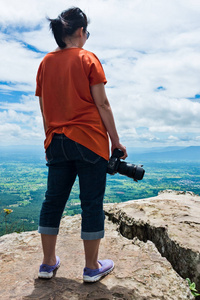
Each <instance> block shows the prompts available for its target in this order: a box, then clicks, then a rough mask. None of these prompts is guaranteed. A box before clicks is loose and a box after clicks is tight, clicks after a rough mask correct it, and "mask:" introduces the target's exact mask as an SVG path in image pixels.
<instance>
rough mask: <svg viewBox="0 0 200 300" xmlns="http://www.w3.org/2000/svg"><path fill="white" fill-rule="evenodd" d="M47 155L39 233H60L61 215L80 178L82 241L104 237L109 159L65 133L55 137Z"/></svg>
mask: <svg viewBox="0 0 200 300" xmlns="http://www.w3.org/2000/svg"><path fill="white" fill-rule="evenodd" d="M46 155H47V161H48V162H47V166H48V167H49V172H48V184H47V191H46V194H45V200H44V202H43V204H42V208H41V212H40V221H39V229H38V231H39V233H43V234H53V235H57V234H58V232H59V226H60V220H61V217H62V213H63V211H64V209H65V205H66V202H67V200H68V198H69V194H70V191H71V188H72V186H73V184H74V182H75V179H76V176H77V175H78V177H79V187H80V195H79V198H80V200H81V208H82V214H81V215H82V223H81V238H82V239H83V240H95V239H100V238H103V237H104V219H105V215H104V211H103V198H104V193H105V186H106V169H107V164H108V162H107V160H105V159H104V158H102V157H101V156H99V155H97V154H96V153H94V152H93V151H91V150H89V149H88V148H86V147H84V146H82V145H80V144H78V143H76V142H74V141H72V140H70V139H69V138H67V137H66V136H65V135H64V134H55V135H54V137H53V139H52V142H51V144H50V146H49V147H48V148H47V151H46Z"/></svg>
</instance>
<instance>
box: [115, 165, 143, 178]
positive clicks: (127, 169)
mask: <svg viewBox="0 0 200 300" xmlns="http://www.w3.org/2000/svg"><path fill="white" fill-rule="evenodd" d="M117 172H119V173H120V174H121V175H126V176H128V177H130V178H133V179H135V180H141V179H142V178H143V176H144V172H145V171H144V169H143V168H141V167H139V166H136V165H132V164H128V163H126V162H120V164H119V166H118V169H117Z"/></svg>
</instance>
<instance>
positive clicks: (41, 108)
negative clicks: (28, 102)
mask: <svg viewBox="0 0 200 300" xmlns="http://www.w3.org/2000/svg"><path fill="white" fill-rule="evenodd" d="M39 103H40V110H41V113H42V118H43V125H44V132H45V133H46V131H47V125H46V122H45V118H44V113H43V105H42V97H39Z"/></svg>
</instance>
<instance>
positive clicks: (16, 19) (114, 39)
mask: <svg viewBox="0 0 200 300" xmlns="http://www.w3.org/2000/svg"><path fill="white" fill-rule="evenodd" d="M72 6H78V7H80V8H81V9H82V10H83V11H84V12H85V13H86V14H87V16H88V17H89V19H90V24H89V26H88V31H89V32H90V38H89V39H88V41H87V43H86V44H85V45H84V49H86V50H89V51H92V52H94V53H95V54H96V55H97V56H98V57H99V59H100V61H101V63H102V65H103V68H104V71H105V74H106V78H107V81H108V83H107V84H106V93H107V96H108V99H109V101H110V104H111V106H112V110H113V113H114V116H115V122H116V126H117V129H118V133H119V136H120V140H121V142H122V143H123V144H124V145H125V146H127V147H144V148H147V147H167V146H184V147H185V146H186V147H187V146H200V17H199V16H200V1H199V0H123V1H122V0H74V1H64V0H55V1H54V0H17V1H16V0H0V7H1V9H0V60H1V63H0V146H16V145H42V146H43V140H44V138H45V136H44V131H43V124H42V118H41V114H40V109H39V103H38V98H37V97H35V96H34V93H35V84H36V83H35V77H36V73H37V69H38V66H39V64H40V62H41V60H42V59H43V57H44V56H45V55H46V53H48V52H50V51H52V50H54V49H55V48H56V47H57V45H56V43H55V41H54V38H53V36H52V34H51V32H50V31H49V23H48V21H47V19H46V17H50V18H56V17H57V16H58V14H60V13H61V12H62V11H63V10H65V9H68V8H70V7H72Z"/></svg>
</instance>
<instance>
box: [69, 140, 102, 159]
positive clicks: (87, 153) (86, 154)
mask: <svg viewBox="0 0 200 300" xmlns="http://www.w3.org/2000/svg"><path fill="white" fill-rule="evenodd" d="M75 144H76V147H77V149H78V151H79V153H80V155H81V157H82V159H83V160H84V161H86V162H89V163H91V164H96V163H97V162H98V161H99V160H100V159H101V156H99V155H98V154H96V153H94V152H93V151H92V150H90V149H88V148H86V147H85V146H83V145H81V144H79V143H76V142H75Z"/></svg>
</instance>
